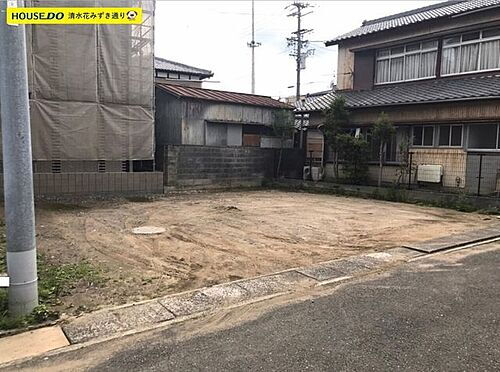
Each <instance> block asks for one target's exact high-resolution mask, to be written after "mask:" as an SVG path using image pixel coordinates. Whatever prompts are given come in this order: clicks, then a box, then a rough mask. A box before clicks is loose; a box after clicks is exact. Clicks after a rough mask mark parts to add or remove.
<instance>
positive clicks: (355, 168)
mask: <svg viewBox="0 0 500 372" xmlns="http://www.w3.org/2000/svg"><path fill="white" fill-rule="evenodd" d="M337 146H338V152H339V154H340V155H341V156H342V160H343V163H342V164H343V167H342V172H343V173H344V174H345V178H346V181H347V182H349V183H351V184H355V185H359V184H363V183H365V181H366V179H367V178H368V158H369V152H370V146H369V144H368V142H367V141H366V140H365V139H364V138H363V137H361V136H360V137H354V136H352V135H350V134H339V135H338V136H337Z"/></svg>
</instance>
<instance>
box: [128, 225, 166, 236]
mask: <svg viewBox="0 0 500 372" xmlns="http://www.w3.org/2000/svg"><path fill="white" fill-rule="evenodd" d="M164 232H165V228H163V227H157V226H141V227H136V228H134V229H132V233H133V234H136V235H155V234H161V233H164Z"/></svg>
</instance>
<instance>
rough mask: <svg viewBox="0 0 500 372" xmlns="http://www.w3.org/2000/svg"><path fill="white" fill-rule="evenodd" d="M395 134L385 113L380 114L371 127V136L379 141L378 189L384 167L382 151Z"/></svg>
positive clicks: (394, 129)
mask: <svg viewBox="0 0 500 372" xmlns="http://www.w3.org/2000/svg"><path fill="white" fill-rule="evenodd" d="M394 134H396V128H394V125H392V122H391V121H390V120H389V117H388V116H387V114H386V113H385V112H381V113H380V115H379V116H378V118H377V120H376V121H375V124H374V125H373V129H372V135H373V138H374V139H376V140H378V141H379V152H378V164H379V171H378V187H380V186H381V185H382V170H383V166H384V149H385V147H386V145H387V142H388V141H390V140H391V138H392V137H393V136H394Z"/></svg>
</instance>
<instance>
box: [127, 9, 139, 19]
mask: <svg viewBox="0 0 500 372" xmlns="http://www.w3.org/2000/svg"><path fill="white" fill-rule="evenodd" d="M136 17H137V12H136V11H135V10H129V11H128V12H127V18H128V19H129V20H130V21H133V20H134V19H135V18H136Z"/></svg>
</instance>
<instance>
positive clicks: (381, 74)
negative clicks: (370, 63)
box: [377, 59, 390, 83]
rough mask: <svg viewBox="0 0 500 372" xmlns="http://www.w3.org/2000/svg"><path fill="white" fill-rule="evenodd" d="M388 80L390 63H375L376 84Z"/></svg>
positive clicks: (386, 61)
mask: <svg viewBox="0 0 500 372" xmlns="http://www.w3.org/2000/svg"><path fill="white" fill-rule="evenodd" d="M389 79H390V61H389V60H388V59H384V60H381V61H377V83H386V82H388V81H389Z"/></svg>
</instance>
